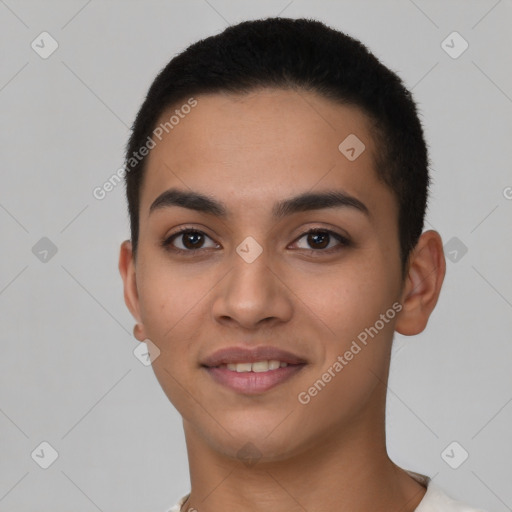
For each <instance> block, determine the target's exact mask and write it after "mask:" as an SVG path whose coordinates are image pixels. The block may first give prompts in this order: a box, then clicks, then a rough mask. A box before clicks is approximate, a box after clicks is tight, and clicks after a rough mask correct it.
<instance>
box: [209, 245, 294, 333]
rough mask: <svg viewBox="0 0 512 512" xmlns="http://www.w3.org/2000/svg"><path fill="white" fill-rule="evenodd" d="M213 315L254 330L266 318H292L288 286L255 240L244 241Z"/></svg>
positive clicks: (237, 251)
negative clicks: (272, 267) (282, 281)
mask: <svg viewBox="0 0 512 512" xmlns="http://www.w3.org/2000/svg"><path fill="white" fill-rule="evenodd" d="M249 238H250V237H249ZM213 312H214V315H215V316H216V317H217V318H218V319H220V318H227V317H229V318H231V319H232V320H234V321H236V322H238V323H239V324H241V325H243V326H244V327H253V326H255V325H256V324H257V323H258V322H260V321H261V320H263V319H269V318H280V319H281V320H285V319H287V318H289V316H290V314H291V303H290V298H289V297H288V296H287V293H286V287H285V286H283V284H282V283H280V280H279V279H278V277H277V276H276V272H275V270H273V269H271V268H270V260H269V258H268V254H267V253H266V252H265V251H264V250H263V247H261V246H260V245H259V244H257V245H256V244H255V240H254V239H253V240H247V239H246V240H244V241H243V242H242V243H241V244H240V245H239V246H238V247H237V249H236V253H233V255H232V266H231V270H230V272H229V274H228V275H227V276H226V279H225V280H223V285H222V286H221V288H220V289H219V293H218V296H217V297H216V300H215V304H214V311H213Z"/></svg>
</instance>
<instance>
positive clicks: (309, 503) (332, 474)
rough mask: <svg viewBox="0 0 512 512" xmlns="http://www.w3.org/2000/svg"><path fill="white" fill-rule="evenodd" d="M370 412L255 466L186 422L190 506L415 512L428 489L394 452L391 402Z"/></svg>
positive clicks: (263, 511) (204, 511)
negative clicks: (387, 413) (387, 416)
mask: <svg viewBox="0 0 512 512" xmlns="http://www.w3.org/2000/svg"><path fill="white" fill-rule="evenodd" d="M382 403H383V401H380V404H382ZM366 411H367V412H363V413H362V414H361V417H360V418H359V419H358V420H357V421H355V422H354V423H352V424H351V426H346V427H345V428H343V429H341V430H342V435H340V428H339V426H337V427H336V428H332V429H331V431H330V432H324V435H322V436H321V438H320V439H316V440H312V441H310V442H309V443H308V446H307V447H305V448H303V449H301V450H296V452H295V454H294V455H293V456H290V457H287V458H286V459H283V458H281V459H280V460H264V459H261V460H260V461H258V462H257V463H255V464H253V465H245V464H244V463H243V462H241V461H240V460H238V459H236V458H233V457H227V456H226V455H224V454H222V453H219V450H215V449H213V448H212V447H211V446H210V445H209V444H208V443H207V442H206V441H205V440H204V438H203V437H202V436H201V435H200V434H199V433H198V432H197V431H196V430H195V429H194V428H193V427H192V425H190V424H189V423H188V422H186V421H184V428H185V436H186V441H187V451H188V460H189V466H190V480H191V494H190V498H189V500H187V503H186V506H185V507H184V508H183V510H185V511H187V510H190V509H191V508H192V509H196V510H198V511H200V512H214V511H217V512H218V511H219V510H251V511H253V512H268V511H269V510H272V512H290V511H297V512H304V510H307V511H308V512H316V511H323V512H325V511H338V510H340V509H341V510H357V511H360V512H370V511H371V512H374V511H375V510H376V509H377V508H378V509H379V511H380V512H388V511H389V512H391V511H396V510H400V511H401V512H413V511H414V510H415V509H416V507H417V506H418V504H419V503H420V501H421V500H422V498H423V496H424V494H425V492H426V489H425V488H424V487H423V486H422V485H421V484H419V483H418V482H416V481H415V480H414V479H413V478H412V477H411V476H410V475H408V474H407V473H406V472H405V471H404V470H403V469H401V468H399V467H398V466H397V465H395V464H394V463H393V462H392V461H391V460H390V459H389V457H388V454H387V452H386V444H385V425H384V409H383V408H379V407H374V408H373V409H372V407H371V404H369V407H368V408H367V409H366ZM368 411H369V412H368ZM372 411H373V412H372Z"/></svg>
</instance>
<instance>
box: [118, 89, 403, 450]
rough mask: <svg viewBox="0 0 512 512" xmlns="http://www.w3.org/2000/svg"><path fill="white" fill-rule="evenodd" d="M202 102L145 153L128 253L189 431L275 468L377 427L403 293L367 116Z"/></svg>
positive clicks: (147, 334) (258, 102)
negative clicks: (136, 228)
mask: <svg viewBox="0 0 512 512" xmlns="http://www.w3.org/2000/svg"><path fill="white" fill-rule="evenodd" d="M196 100H197V106H195V107H194V108H193V109H192V110H191V111H190V113H188V114H187V115H186V116H184V117H183V118H182V119H180V122H179V124H177V125H176V126H174V127H173V129H172V130H171V131H169V133H168V134H167V135H166V136H165V137H163V138H162V140H161V141H157V144H156V146H155V147H154V148H153V149H152V150H151V152H150V155H149V157H148V160H147V170H146V175H145V178H144V184H143V188H142V190H141V205H140V236H139V243H138V254H137V261H136V263H135V262H134V261H133V259H130V245H129V243H125V244H124V246H123V248H122V254H121V259H123V258H124V259H125V262H128V263H126V275H125V297H126V301H127V304H128V306H129V307H130V309H131V311H132V313H133V315H134V317H136V319H137V320H138V322H140V330H139V331H138V335H137V337H138V338H139V339H140V340H141V341H142V340H144V339H146V338H149V340H150V341H151V342H152V343H153V344H154V345H155V346H156V347H158V349H159V351H160V354H159V355H158V357H156V359H154V361H153V363H152V364H153V369H154V372H155V374H156V377H157V379H158V381H159V383H160V384H161V386H162V388H163V390H164V391H165V393H166V395H167V396H168V397H169V399H170V401H171V402H172V403H173V404H174V405H175V407H176V408H177V409H178V411H179V412H180V413H181V415H182V416H183V418H184V425H185V430H186V434H187V437H193V438H196V439H198V440H199V439H200V440H201V442H203V443H204V444H205V445H207V446H209V447H210V448H211V449H212V450H215V451H216V452H217V453H219V454H223V455H226V456H230V457H236V456H237V455H236V454H237V452H238V451H239V450H240V449H241V448H242V447H244V446H247V443H249V442H250V443H252V445H254V446H255V447H256V449H257V450H258V452H259V454H260V455H261V456H262V457H263V458H266V459H268V460H282V459H285V458H286V457H289V456H292V455H293V454H298V453H300V452H302V451H304V450H307V449H309V448H311V447H313V446H314V445H315V443H318V440H319V439H323V440H325V439H326V438H332V439H333V440H335V437H336V436H337V435H339V433H340V432H348V431H350V429H360V428H369V425H371V424H373V423H372V422H375V421H376V418H378V417H379V415H380V414H381V413H382V410H381V406H382V404H383V400H384V397H383V395H382V389H381V388H382V386H380V387H379V382H381V381H383V380H385V379H386V376H387V370H388V366H389V354H390V348H391V342H392V336H393V332H394V326H395V322H396V318H397V313H398V310H399V309H400V305H399V303H398V301H399V300H400V297H401V295H400V294H401V291H402V279H401V266H400V251H399V237H398V213H397V204H396V200H395V198H394V196H393V194H392V192H391V191H390V190H389V189H388V188H387V187H386V186H385V185H384V184H383V183H382V182H380V181H379V180H378V178H377V175H376V172H375V168H374V158H375V152H376V151H377V149H376V147H375V145H374V142H373V140H372V137H371V134H370V131H369V126H370V125H369V120H368V119H367V118H366V117H365V116H364V115H363V113H362V112H361V111H360V110H359V109H358V108H356V107H353V106H343V105H339V104H336V103H333V102H331V101H330V100H327V99H324V98H321V97H319V96H317V95H315V94H313V93H307V92H304V91H301V92H300V93H299V92H293V91H285V90H272V89H268V90H263V91H258V92H254V93H251V94H244V95H236V96H235V95H227V94H225V95H224V94H215V95H205V96H198V97H196ZM170 115H172V112H170V113H168V112H166V114H165V115H164V116H162V120H166V119H168V118H169V117H170ZM351 134H353V135H355V136H356V137H357V139H359V141H361V142H362V143H363V144H364V150H363V151H362V152H361V153H360V154H359V156H357V154H358V152H359V150H360V149H361V148H362V146H359V145H358V144H360V143H357V144H355V143H354V140H355V139H353V135H352V138H351V139H348V142H347V143H345V145H342V150H340V149H339V146H340V144H341V143H342V142H343V141H344V140H345V139H346V138H347V137H348V136H351ZM350 141H352V143H351V144H350V143H349V142H350ZM351 147H353V148H354V151H352V150H351V149H350V148H351ZM354 156H356V157H357V158H355V159H354ZM170 191H172V193H171V192H170ZM195 194H199V195H200V197H197V196H195ZM324 194H328V195H329V196H328V197H322V195H324ZM183 229H186V230H188V231H186V232H185V233H181V234H180V232H179V231H180V230H183ZM123 251H124V252H123ZM123 254H124V256H123ZM130 279H131V281H130ZM393 305H394V307H393ZM397 305H398V306H397ZM363 340H364V341H363ZM155 353H156V352H155ZM350 354H351V355H350ZM268 361H271V362H270V364H269V363H268ZM276 361H277V362H276ZM251 362H253V363H255V364H253V365H251V364H250V363H251ZM228 363H229V366H227V365H228ZM237 363H243V364H240V365H237ZM283 363H287V365H285V364H283ZM336 363H337V364H336ZM243 370H250V371H247V372H246V371H243ZM319 381H321V382H319ZM315 383H316V385H315ZM198 442H199V441H198Z"/></svg>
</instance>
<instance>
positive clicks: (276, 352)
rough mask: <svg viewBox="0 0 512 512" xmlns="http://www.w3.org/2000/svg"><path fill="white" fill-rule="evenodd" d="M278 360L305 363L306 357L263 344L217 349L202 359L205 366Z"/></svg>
mask: <svg viewBox="0 0 512 512" xmlns="http://www.w3.org/2000/svg"><path fill="white" fill-rule="evenodd" d="M271 360H277V361H281V362H283V363H288V364H303V363H305V362H306V360H305V359H303V358H301V357H299V356H297V355H295V354H292V353H291V352H288V351H286V350H281V349H279V348H277V347H271V346H261V347H255V348H252V349H250V348H247V347H228V348H222V349H220V350H217V351H216V352H214V353H213V354H211V355H209V356H208V357H206V358H205V359H204V360H203V361H202V363H201V364H202V365H203V366H208V367H214V366H220V365H221V364H230V363H231V364H233V363H255V362H256V361H271Z"/></svg>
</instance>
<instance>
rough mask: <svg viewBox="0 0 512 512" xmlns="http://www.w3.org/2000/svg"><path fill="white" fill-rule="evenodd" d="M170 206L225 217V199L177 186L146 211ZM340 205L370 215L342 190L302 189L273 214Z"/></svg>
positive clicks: (275, 207) (358, 202)
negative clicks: (305, 190)
mask: <svg viewBox="0 0 512 512" xmlns="http://www.w3.org/2000/svg"><path fill="white" fill-rule="evenodd" d="M173 206H180V207H182V208H187V209H189V210H195V211H198V212H202V213H207V214H210V215H214V216H216V217H220V218H226V217H228V209H227V208H226V205H225V204H224V203H222V202H220V201H217V200H216V199H213V198H211V197H208V196H206V195H204V194H201V193H199V192H193V191H185V190H179V189H177V188H171V189H169V190H166V191H165V192H163V193H162V194H160V195H159V196H158V197H157V198H156V199H155V200H154V201H153V203H152V204H151V206H150V207H149V213H150V214H151V213H152V212H154V211H155V210H160V209H164V208H170V207H173ZM340 207H349V208H354V209H355V210H358V211H360V212H361V213H363V214H365V215H366V216H368V217H369V216H370V211H369V209H368V207H367V206H366V205H365V204H364V203H363V202H361V201H360V200H359V199H357V198H356V197H354V196H351V195H349V194H347V193H346V192H343V191H341V190H339V191H336V190H328V191H325V192H304V193H302V194H299V195H297V196H294V197H290V198H288V199H285V200H282V201H279V202H277V203H275V204H274V206H273V208H272V215H273V217H274V218H275V219H281V218H283V217H286V216H289V215H293V214H294V213H299V212H305V211H310V210H321V209H324V208H340Z"/></svg>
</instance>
